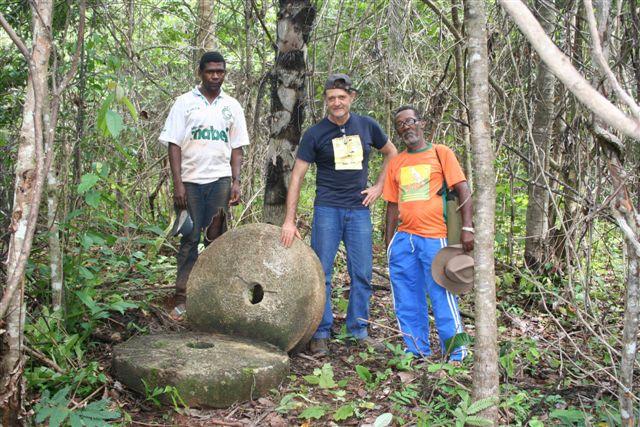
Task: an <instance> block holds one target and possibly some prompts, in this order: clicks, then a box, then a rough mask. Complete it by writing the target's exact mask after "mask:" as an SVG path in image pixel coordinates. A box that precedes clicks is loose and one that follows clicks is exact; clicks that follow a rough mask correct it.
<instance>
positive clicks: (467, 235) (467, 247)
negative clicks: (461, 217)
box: [460, 230, 473, 252]
mask: <svg viewBox="0 0 640 427" xmlns="http://www.w3.org/2000/svg"><path fill="white" fill-rule="evenodd" d="M460 243H461V244H462V249H464V251H465V252H471V251H472V250H473V233H472V232H470V231H465V230H462V231H461V232H460Z"/></svg>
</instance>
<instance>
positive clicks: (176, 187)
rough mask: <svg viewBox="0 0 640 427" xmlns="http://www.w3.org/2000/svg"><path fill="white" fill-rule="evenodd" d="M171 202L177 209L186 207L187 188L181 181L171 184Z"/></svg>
mask: <svg viewBox="0 0 640 427" xmlns="http://www.w3.org/2000/svg"><path fill="white" fill-rule="evenodd" d="M173 203H175V205H176V206H177V207H178V209H187V189H186V188H185V186H184V184H183V183H182V182H179V183H174V184H173Z"/></svg>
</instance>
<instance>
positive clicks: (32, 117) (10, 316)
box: [0, 0, 53, 426]
mask: <svg viewBox="0 0 640 427" xmlns="http://www.w3.org/2000/svg"><path fill="white" fill-rule="evenodd" d="M31 7H32V16H33V18H32V20H33V48H32V52H31V54H30V57H29V58H27V59H28V60H29V61H30V62H31V64H32V66H31V67H30V72H29V80H28V83H27V89H26V95H25V101H24V108H23V114H22V126H21V129H20V139H19V144H18V153H17V158H16V178H15V190H14V199H13V211H12V216H11V217H12V222H11V232H12V234H11V240H10V243H9V252H8V255H7V277H8V280H7V286H5V287H4V295H3V299H2V303H3V305H4V304H6V308H7V309H6V317H5V316H4V313H3V316H1V317H4V321H5V325H6V326H5V329H6V332H5V334H4V337H2V338H3V342H2V343H1V347H0V356H1V359H2V360H1V361H0V390H2V391H1V392H0V408H1V409H0V410H1V411H2V424H3V425H6V426H10V425H11V426H13V425H20V424H21V421H20V416H21V414H22V402H21V397H22V393H23V392H24V390H23V381H22V379H21V377H22V365H23V360H22V358H23V350H24V349H23V344H22V338H23V331H24V319H25V305H24V277H23V275H24V267H25V265H26V259H27V257H28V254H29V252H30V251H31V242H32V240H33V233H34V231H35V222H36V221H37V218H38V208H39V205H40V198H41V197H42V184H43V180H44V177H43V175H42V174H43V173H44V159H43V152H42V151H43V140H44V137H43V120H42V115H43V105H44V104H45V103H46V102H48V100H47V97H48V93H47V90H46V88H47V72H48V68H49V57H50V55H51V38H50V37H51V33H50V31H49V28H51V20H52V13H53V1H52V0H42V1H39V2H38V3H34V4H32V5H31ZM5 30H6V27H5ZM23 53H24V52H23ZM38 169H39V170H38ZM5 301H6V302H5Z"/></svg>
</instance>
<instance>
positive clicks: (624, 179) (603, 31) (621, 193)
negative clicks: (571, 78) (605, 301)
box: [584, 0, 640, 427]
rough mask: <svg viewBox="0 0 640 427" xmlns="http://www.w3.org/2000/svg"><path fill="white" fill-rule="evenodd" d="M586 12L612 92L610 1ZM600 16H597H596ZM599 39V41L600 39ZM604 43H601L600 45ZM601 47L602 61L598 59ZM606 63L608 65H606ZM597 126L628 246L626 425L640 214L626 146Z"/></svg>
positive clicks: (631, 421) (623, 364)
mask: <svg viewBox="0 0 640 427" xmlns="http://www.w3.org/2000/svg"><path fill="white" fill-rule="evenodd" d="M584 5H585V15H586V17H587V22H589V28H590V32H591V35H592V39H593V40H592V44H591V45H592V47H593V50H592V60H593V62H594V63H595V64H599V65H600V67H599V70H598V71H599V72H600V73H599V77H600V78H601V79H602V81H603V85H602V86H603V90H604V91H605V93H604V94H605V95H607V94H608V93H610V92H611V91H612V90H613V89H612V87H613V86H614V85H615V84H616V82H614V81H612V80H611V79H610V78H609V75H608V73H607V70H606V67H608V65H607V62H608V59H609V48H608V46H609V37H610V36H611V34H610V33H609V30H610V28H609V27H610V25H611V24H610V22H609V20H608V18H609V10H610V7H611V3H610V1H609V0H600V1H598V2H597V3H596V5H595V12H594V10H593V9H594V7H592V5H591V1H590V0H585V1H584ZM596 15H597V16H596ZM596 38H597V39H599V40H596ZM600 42H601V44H600ZM598 49H600V53H601V55H602V57H601V59H602V62H600V61H599V60H598ZM603 64H604V65H603ZM593 129H594V131H595V134H596V138H597V141H598V144H599V146H600V147H601V148H602V150H603V152H604V153H605V154H606V155H607V157H608V167H609V175H610V177H611V186H612V188H613V189H614V191H616V193H615V194H614V197H612V200H611V210H612V214H613V216H614V218H615V219H616V222H617V223H618V225H619V227H620V230H621V231H622V234H623V236H624V238H625V242H626V245H627V256H628V260H627V262H628V265H627V286H626V295H625V297H626V298H625V311H624V323H623V324H624V326H623V330H622V357H621V360H620V374H619V377H620V383H621V386H620V388H619V395H618V401H619V404H620V416H621V418H622V424H623V425H624V426H628V427H634V426H636V417H635V410H634V403H635V398H634V396H633V386H634V382H633V371H634V364H635V360H636V354H637V344H638V339H637V334H638V322H639V319H638V315H639V314H640V289H639V288H638V287H639V285H640V216H639V215H638V212H637V210H636V209H635V206H634V204H633V201H632V199H631V196H630V192H629V189H628V187H627V183H629V182H631V180H630V179H629V176H628V174H627V172H626V171H625V169H624V167H623V163H622V158H623V157H624V156H625V154H627V153H626V151H627V150H626V147H625V146H624V144H623V142H622V141H621V140H619V139H618V138H617V137H615V136H614V135H612V134H611V133H609V132H608V131H607V130H606V124H605V123H604V121H602V120H601V119H600V118H598V117H594V119H593Z"/></svg>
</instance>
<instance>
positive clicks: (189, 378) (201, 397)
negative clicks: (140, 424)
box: [113, 332, 289, 408]
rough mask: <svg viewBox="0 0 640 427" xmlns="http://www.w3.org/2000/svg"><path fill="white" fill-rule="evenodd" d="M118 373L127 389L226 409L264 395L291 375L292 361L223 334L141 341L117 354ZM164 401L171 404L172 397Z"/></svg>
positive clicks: (151, 337)
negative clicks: (172, 391) (160, 390)
mask: <svg viewBox="0 0 640 427" xmlns="http://www.w3.org/2000/svg"><path fill="white" fill-rule="evenodd" d="M113 369H114V374H115V376H116V378H118V380H119V381H120V382H122V383H123V384H125V385H127V386H128V387H130V388H132V389H133V390H136V391H138V392H139V393H141V394H143V395H144V394H145V386H144V383H143V382H142V380H144V381H145V383H146V384H147V388H148V389H150V390H153V389H154V388H155V387H164V386H167V385H170V386H173V387H175V388H176V389H177V391H178V393H179V394H180V397H181V398H182V399H183V400H184V401H185V403H186V404H187V405H189V406H196V407H212V408H226V407H229V406H231V405H232V404H233V403H235V402H241V401H246V400H249V399H252V398H254V399H255V398H257V397H260V396H263V395H265V394H266V393H268V392H269V390H270V389H272V388H276V387H278V385H279V384H280V382H282V380H283V379H284V378H285V377H286V376H287V375H288V373H289V357H288V356H287V354H286V353H284V352H283V351H282V350H280V349H278V348H276V347H274V346H272V345H269V344H257V343H252V342H249V341H248V340H246V339H241V338H231V337H227V336H224V335H219V334H211V333H198V332H181V333H179V334H176V333H172V334H158V335H145V336H138V337H135V338H132V339H130V340H129V341H127V342H125V343H122V344H119V345H117V346H115V347H114V348H113ZM159 398H160V399H161V400H162V401H163V402H164V403H166V404H171V403H172V402H171V397H170V396H168V395H166V394H162V395H160V396H159Z"/></svg>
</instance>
